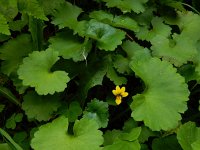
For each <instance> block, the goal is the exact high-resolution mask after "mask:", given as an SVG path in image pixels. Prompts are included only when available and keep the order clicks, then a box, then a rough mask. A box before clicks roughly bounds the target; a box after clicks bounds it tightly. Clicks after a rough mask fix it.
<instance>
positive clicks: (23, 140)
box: [13, 131, 30, 150]
mask: <svg viewBox="0 0 200 150" xmlns="http://www.w3.org/2000/svg"><path fill="white" fill-rule="evenodd" d="M13 140H14V141H16V142H17V143H18V144H19V145H20V146H22V148H23V149H24V150H28V149H30V141H29V138H28V134H27V133H26V132H25V131H21V132H17V133H15V134H14V136H13Z"/></svg>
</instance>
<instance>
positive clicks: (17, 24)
mask: <svg viewBox="0 0 200 150" xmlns="http://www.w3.org/2000/svg"><path fill="white" fill-rule="evenodd" d="M27 24H28V15H27V14H24V13H23V14H22V16H21V18H20V19H19V20H12V21H10V22H9V28H10V30H12V31H21V30H22V29H23V28H24V26H25V25H27Z"/></svg>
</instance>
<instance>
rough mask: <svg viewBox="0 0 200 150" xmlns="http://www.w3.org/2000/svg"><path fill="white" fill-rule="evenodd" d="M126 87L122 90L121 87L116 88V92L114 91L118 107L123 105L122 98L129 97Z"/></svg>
mask: <svg viewBox="0 0 200 150" xmlns="http://www.w3.org/2000/svg"><path fill="white" fill-rule="evenodd" d="M125 90H126V89H125V87H122V88H120V87H119V86H116V88H115V90H112V93H113V94H114V95H115V96H116V99H115V102H116V104H117V105H119V104H121V102H122V97H127V96H128V92H125Z"/></svg>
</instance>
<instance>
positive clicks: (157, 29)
mask: <svg viewBox="0 0 200 150" xmlns="http://www.w3.org/2000/svg"><path fill="white" fill-rule="evenodd" d="M163 21H164V20H163V19H162V18H159V17H154V18H153V19H152V20H151V24H152V27H153V28H152V29H148V27H147V26H143V27H141V29H140V31H139V32H137V33H136V36H137V37H138V38H139V39H141V40H147V41H151V40H153V38H155V36H163V37H166V38H167V37H169V36H170V34H171V27H170V26H169V25H166V24H164V23H163Z"/></svg>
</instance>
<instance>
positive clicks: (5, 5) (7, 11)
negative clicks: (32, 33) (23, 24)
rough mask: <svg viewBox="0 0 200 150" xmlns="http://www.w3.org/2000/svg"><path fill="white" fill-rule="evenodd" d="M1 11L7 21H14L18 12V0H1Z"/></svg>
mask: <svg viewBox="0 0 200 150" xmlns="http://www.w3.org/2000/svg"><path fill="white" fill-rule="evenodd" d="M0 13H1V14H2V15H4V17H5V18H6V20H7V21H9V22H10V21H12V20H13V19H14V18H15V17H16V16H17V14H18V8H17V0H8V1H7V0H1V1H0Z"/></svg>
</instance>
